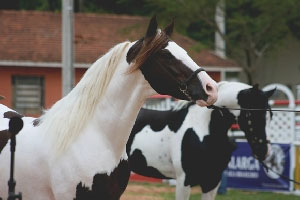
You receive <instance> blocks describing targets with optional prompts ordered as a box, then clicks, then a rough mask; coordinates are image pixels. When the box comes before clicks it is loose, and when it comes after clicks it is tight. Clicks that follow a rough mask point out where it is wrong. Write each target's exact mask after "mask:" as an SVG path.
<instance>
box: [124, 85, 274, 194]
mask: <svg viewBox="0 0 300 200" xmlns="http://www.w3.org/2000/svg"><path fill="white" fill-rule="evenodd" d="M218 87H219V98H218V101H217V102H216V104H215V105H218V106H226V107H231V108H233V107H234V108H240V107H243V105H249V103H250V104H253V106H259V105H258V104H257V101H258V102H259V103H262V102H263V101H264V102H267V101H268V97H269V96H270V95H271V93H273V91H270V92H262V91H261V90H259V89H258V88H254V87H251V86H249V85H246V84H243V83H234V82H232V83H230V82H221V83H219V84H218ZM254 93H255V95H253V94H254ZM256 96H258V98H256V99H261V100H257V101H256V100H254V101H253V99H252V98H254V97H256ZM260 96H261V97H260ZM261 105H262V104H261ZM265 106H267V104H265ZM179 107H180V106H179ZM252 114H253V113H252ZM261 114H262V115H263V116H265V115H266V112H262V113H261ZM241 115H242V112H240V111H234V112H229V111H228V110H227V109H221V110H211V109H207V108H200V107H199V106H194V104H193V103H184V106H181V108H179V109H176V108H175V109H173V110H169V111H154V110H147V109H142V110H141V111H140V113H139V115H138V118H137V120H136V122H135V125H134V127H133V129H132V132H131V135H130V138H129V141H128V143H127V154H128V156H129V162H130V166H131V169H132V171H134V172H136V173H138V174H141V175H144V176H149V177H155V178H162V179H168V178H174V179H176V180H177V181H176V182H177V185H176V199H177V200H179V199H180V200H185V199H188V198H189V195H190V188H191V187H192V186H195V185H200V186H201V188H202V191H203V195H202V199H203V200H204V199H205V200H212V199H215V195H216V191H217V188H218V184H219V182H220V179H221V174H222V172H223V171H224V169H225V168H226V167H227V164H228V162H229V161H230V158H231V154H232V152H233V150H234V149H235V145H234V143H232V142H230V141H229V139H228V136H227V131H228V129H229V128H230V127H231V125H232V124H233V123H234V122H235V119H236V117H240V118H241ZM246 115H249V113H248V114H246ZM254 115H256V114H254ZM264 119H265V121H266V117H264ZM240 121H241V120H240ZM248 121H250V120H248ZM247 123H249V122H247ZM251 123H252V124H253V126H255V125H256V124H257V123H256V122H255V120H252V121H251ZM251 128H252V129H253V128H254V130H256V132H259V133H260V134H261V135H262V136H263V137H265V136H266V133H265V123H264V126H263V127H251ZM251 128H250V129H251ZM252 129H251V130H252ZM259 129H261V130H259ZM245 132H249V131H248V130H246V129H245ZM261 146H262V145H261ZM264 146H266V144H264ZM253 151H254V149H253ZM260 151H261V150H260ZM261 152H262V151H261ZM266 154H267V149H266V150H265V152H264V156H263V157H265V156H266ZM263 159H264V158H263Z"/></svg>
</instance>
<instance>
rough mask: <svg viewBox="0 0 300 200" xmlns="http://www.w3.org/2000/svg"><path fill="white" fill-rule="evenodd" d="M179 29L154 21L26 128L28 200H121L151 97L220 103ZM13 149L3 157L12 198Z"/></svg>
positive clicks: (22, 175)
mask: <svg viewBox="0 0 300 200" xmlns="http://www.w3.org/2000/svg"><path fill="white" fill-rule="evenodd" d="M172 30H173V22H172V23H171V24H170V25H168V26H167V27H166V28H165V29H164V30H160V29H157V21H156V18H155V17H153V18H152V19H151V20H150V23H149V26H148V29H147V31H146V34H145V36H144V37H143V38H141V39H140V40H138V41H135V42H123V43H120V44H117V45H116V46H115V47H113V48H112V49H111V50H109V51H108V52H107V53H106V54H105V55H103V56H102V57H101V58H99V59H98V60H97V61H96V62H95V63H94V64H93V65H92V66H91V67H90V68H89V69H88V70H87V71H86V73H85V74H84V76H83V77H82V79H81V80H80V82H79V83H78V84H77V85H76V87H75V88H74V89H73V90H72V91H71V92H70V93H69V94H68V95H67V96H65V97H64V98H62V99H61V100H59V101H58V102H56V103H55V104H54V105H53V106H52V107H51V108H50V109H49V110H48V111H46V112H45V113H44V114H43V115H42V116H41V117H40V118H39V122H38V123H34V124H35V126H34V125H33V123H32V120H31V122H30V123H25V125H24V127H23V129H22V130H21V132H20V133H19V134H18V135H17V148H16V163H15V179H16V180H17V185H16V190H17V191H21V192H22V194H23V197H24V199H28V200H29V199H39V200H53V199H56V200H66V199H68V200H70V199H73V198H74V197H75V199H77V200H79V199H85V200H88V199H119V197H120V196H121V194H122V192H123V191H124V189H125V188H126V185H127V182H128V178H129V173H128V164H127V155H126V143H127V140H128V138H129V134H130V131H131V129H132V127H133V125H134V122H135V119H136V117H137V115H138V112H139V110H140V108H141V107H142V105H143V102H144V101H145V100H146V98H148V97H150V96H152V95H154V94H157V93H159V94H168V95H171V96H173V97H176V98H179V99H184V100H192V101H194V102H196V103H197V104H198V105H200V106H207V105H211V104H213V103H214V102H215V101H216V99H217V84H216V83H215V81H214V80H212V79H211V78H210V76H208V75H207V73H206V72H205V71H204V70H203V69H202V68H200V67H199V66H198V65H197V64H196V63H195V62H194V61H193V60H192V59H191V58H190V57H189V56H188V54H187V52H186V51H185V50H184V49H182V48H181V47H180V46H178V45H177V44H176V43H175V42H174V41H172V40H171V39H170V35H171V33H172ZM1 108H3V109H4V110H0V113H1V114H2V115H1V123H0V125H1V126H0V131H1V130H6V129H8V121H9V120H8V118H4V117H3V116H5V113H6V112H8V111H10V110H7V108H5V107H1ZM35 122H36V121H35ZM8 146H9V145H6V146H5V147H4V149H3V151H2V152H1V154H0V172H1V173H0V188H1V190H0V196H1V197H4V198H5V199H6V198H7V196H6V194H7V191H8V189H7V188H8V187H7V180H8V178H9V159H10V152H9V147H8ZM90 187H91V188H90ZM76 190H77V194H76Z"/></svg>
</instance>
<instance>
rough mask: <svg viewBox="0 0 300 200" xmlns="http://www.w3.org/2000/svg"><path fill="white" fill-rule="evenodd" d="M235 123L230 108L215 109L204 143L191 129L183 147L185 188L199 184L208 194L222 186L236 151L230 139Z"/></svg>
mask: <svg viewBox="0 0 300 200" xmlns="http://www.w3.org/2000/svg"><path fill="white" fill-rule="evenodd" d="M234 121H235V120H234V116H233V115H232V114H231V113H230V112H229V111H228V110H227V109H222V110H214V111H212V114H211V121H210V124H209V131H210V134H209V135H206V136H205V137H204V138H203V141H202V142H201V141H200V140H199V137H198V136H197V134H196V133H195V131H194V130H193V129H192V128H189V129H188V130H187V131H186V132H185V134H184V137H183V140H182V146H181V151H182V157H181V163H182V168H183V170H184V172H185V174H186V178H185V182H184V185H185V186H187V185H190V186H195V185H200V186H201V188H202V191H203V192H204V193H206V192H209V191H211V190H212V189H214V188H215V187H216V186H217V185H218V184H219V182H220V180H221V175H222V172H223V171H224V170H225V169H226V167H227V165H228V163H229V161H230V158H231V154H232V152H233V151H234V150H235V148H236V145H235V143H233V142H231V141H229V138H228V136H227V131H228V129H229V128H230V127H231V125H232V124H233V123H234ZM195 156H196V157H195Z"/></svg>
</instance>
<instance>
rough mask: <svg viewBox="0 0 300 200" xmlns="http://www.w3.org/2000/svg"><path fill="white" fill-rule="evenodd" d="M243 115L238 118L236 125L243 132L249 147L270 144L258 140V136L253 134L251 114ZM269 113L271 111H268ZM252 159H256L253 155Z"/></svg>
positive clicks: (264, 140)
mask: <svg viewBox="0 0 300 200" xmlns="http://www.w3.org/2000/svg"><path fill="white" fill-rule="evenodd" d="M243 112H245V113H243V114H241V115H240V116H239V117H238V124H239V125H240V128H241V130H243V131H244V132H245V135H246V138H247V140H248V142H249V143H250V144H251V145H262V144H264V145H267V144H269V143H270V140H267V139H266V138H259V137H258V136H256V135H254V134H253V127H252V124H253V122H252V121H253V120H252V118H251V113H250V111H248V110H247V111H245V110H244V111H243ZM270 112H271V111H270ZM254 157H257V156H256V155H255V154H254Z"/></svg>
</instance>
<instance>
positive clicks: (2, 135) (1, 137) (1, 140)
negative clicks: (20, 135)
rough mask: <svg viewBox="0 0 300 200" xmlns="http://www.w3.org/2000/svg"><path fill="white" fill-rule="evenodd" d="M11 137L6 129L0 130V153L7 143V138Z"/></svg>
mask: <svg viewBox="0 0 300 200" xmlns="http://www.w3.org/2000/svg"><path fill="white" fill-rule="evenodd" d="M10 137H11V133H10V132H9V131H8V130H2V131H0V153H1V152H2V150H3V148H4V147H5V146H6V144H7V143H8V140H9V139H10Z"/></svg>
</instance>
